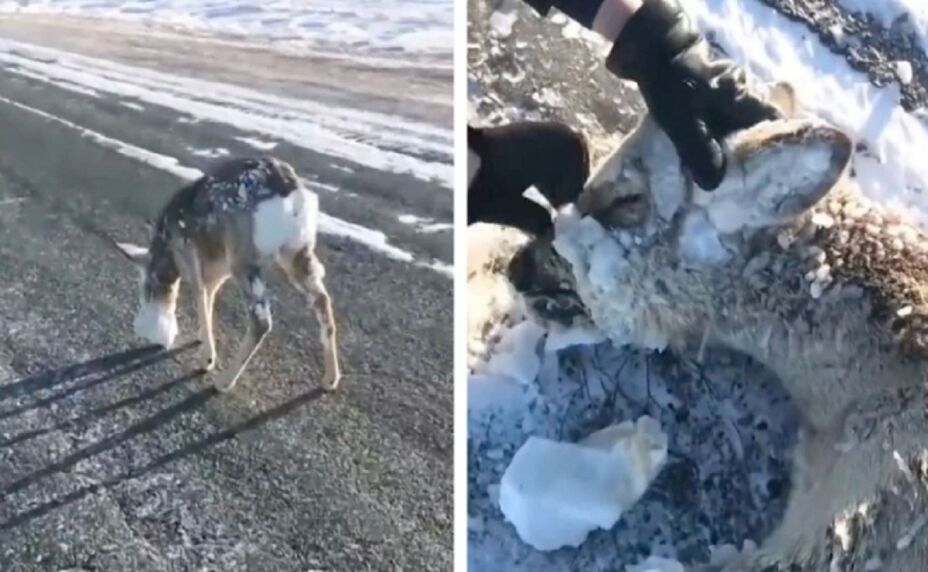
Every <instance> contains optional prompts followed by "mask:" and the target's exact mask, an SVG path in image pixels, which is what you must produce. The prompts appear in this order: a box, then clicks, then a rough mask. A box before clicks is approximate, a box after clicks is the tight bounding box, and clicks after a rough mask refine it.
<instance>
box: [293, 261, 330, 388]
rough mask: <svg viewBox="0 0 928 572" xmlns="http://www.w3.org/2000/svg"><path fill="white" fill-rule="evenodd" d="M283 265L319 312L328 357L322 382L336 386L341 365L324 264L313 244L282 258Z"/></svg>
mask: <svg viewBox="0 0 928 572" xmlns="http://www.w3.org/2000/svg"><path fill="white" fill-rule="evenodd" d="M282 266H283V268H284V270H285V271H286V273H287V276H288V277H289V278H290V282H291V283H292V284H293V286H294V287H295V288H296V289H297V290H299V291H300V292H302V293H303V294H304V295H305V296H306V299H307V301H308V302H309V305H310V306H311V307H312V309H313V313H314V314H315V315H316V321H317V322H318V323H319V330H320V332H319V339H320V341H321V342H322V349H323V356H324V359H325V374H324V375H325V377H324V378H323V385H324V386H325V387H327V388H328V389H330V390H334V389H335V388H336V387H338V382H339V381H340V380H341V371H340V368H339V365H338V348H337V344H336V340H335V337H336V336H335V315H334V313H333V312H332V299H331V298H330V297H329V293H328V291H327V290H326V289H325V284H323V282H322V279H323V278H324V277H325V267H324V266H323V265H322V263H321V262H319V259H318V258H317V257H316V254H315V253H314V252H313V250H312V248H310V247H306V248H303V249H302V250H300V251H298V252H297V253H296V254H295V255H294V256H293V257H292V258H290V259H289V260H285V261H283V263H282Z"/></svg>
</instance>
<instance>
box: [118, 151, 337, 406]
mask: <svg viewBox="0 0 928 572" xmlns="http://www.w3.org/2000/svg"><path fill="white" fill-rule="evenodd" d="M318 216H319V199H318V197H316V195H314V194H313V193H312V192H310V191H308V190H307V189H305V188H303V186H302V185H301V184H300V182H299V178H298V177H297V175H296V173H295V172H294V171H293V168H292V167H291V166H290V165H288V164H286V163H284V162H282V161H279V160H277V159H274V158H261V159H233V160H225V161H223V162H220V163H217V165H216V166H215V168H214V169H212V170H211V171H210V172H209V173H207V174H206V175H204V176H202V177H200V178H199V179H197V180H196V181H194V182H193V183H191V184H189V185H187V186H186V187H183V188H182V189H180V190H179V191H177V192H176V193H175V194H174V195H173V196H172V197H171V200H170V201H169V202H168V204H167V205H166V206H165V207H164V209H163V210H162V211H161V213H160V215H159V216H158V220H157V223H156V226H155V232H154V236H153V237H152V239H151V242H150V246H149V247H148V248H144V247H140V246H136V245H133V244H127V243H115V245H116V247H117V248H118V249H119V251H120V252H122V254H124V255H125V256H126V257H127V258H129V260H131V261H132V262H133V263H135V264H136V265H137V266H138V267H139V268H140V270H141V281H140V286H141V304H140V308H139V311H138V313H137V314H136V317H135V332H136V334H137V335H139V336H140V337H143V338H145V339H147V340H148V341H150V342H152V343H155V344H159V345H162V346H165V347H170V346H171V345H172V344H173V343H174V339H175V338H176V336H177V320H176V318H175V312H176V308H177V296H178V285H179V282H180V280H181V279H182V278H183V279H184V280H185V281H187V282H188V284H189V285H190V287H191V291H192V293H193V294H194V295H195V297H196V302H197V304H196V306H197V315H198V321H199V326H200V332H199V338H200V341H201V343H202V356H201V359H202V360H203V365H204V369H205V370H206V371H210V370H212V369H213V368H215V367H216V363H217V359H216V344H215V339H214V337H213V320H212V318H213V304H214V301H215V297H216V293H217V292H218V291H219V289H220V287H221V286H222V285H223V283H224V282H225V281H226V280H227V279H229V278H233V279H234V281H235V282H236V283H237V285H238V287H239V289H240V290H241V292H242V294H243V295H244V298H245V302H246V307H247V311H248V317H249V320H248V329H247V331H246V332H245V335H244V337H243V338H242V340H241V342H240V344H239V348H238V351H237V352H236V355H235V357H234V358H233V359H232V361H231V365H230V366H229V367H228V368H227V369H226V370H225V371H224V372H222V375H221V376H220V377H219V379H218V380H217V382H216V386H217V387H218V388H219V389H220V390H222V391H228V390H230V389H232V387H234V386H235V384H236V382H237V381H238V379H239V377H240V376H241V374H242V372H243V371H244V370H245V368H246V367H247V366H248V363H249V362H250V361H251V359H252V357H254V354H255V353H256V352H257V350H258V348H259V346H260V345H261V343H262V341H263V340H264V338H265V337H266V335H267V334H268V332H270V330H271V323H272V322H271V310H270V301H269V300H268V297H267V288H266V286H265V282H264V279H263V278H262V273H263V271H264V269H265V268H266V267H268V266H270V265H272V264H278V265H279V266H281V268H282V269H283V270H284V271H285V273H286V274H287V277H288V278H289V279H290V282H291V283H292V284H293V286H294V287H295V288H296V289H297V290H299V291H300V292H302V293H303V294H304V295H305V297H306V299H307V302H308V303H309V305H310V306H311V308H312V309H313V312H314V313H315V316H316V321H317V322H318V324H319V328H320V339H321V342H322V346H323V354H324V360H325V373H324V379H323V383H324V385H326V386H328V387H329V388H330V389H334V388H335V387H336V385H337V384H338V381H339V378H340V372H339V365H338V357H337V349H336V342H335V335H336V333H335V319H334V316H333V312H332V303H331V300H330V298H329V294H328V292H327V291H326V288H325V286H324V284H323V281H322V280H323V278H324V276H325V268H324V267H323V265H322V263H321V262H319V259H318V258H317V257H316V254H315V245H316V227H317V219H318Z"/></svg>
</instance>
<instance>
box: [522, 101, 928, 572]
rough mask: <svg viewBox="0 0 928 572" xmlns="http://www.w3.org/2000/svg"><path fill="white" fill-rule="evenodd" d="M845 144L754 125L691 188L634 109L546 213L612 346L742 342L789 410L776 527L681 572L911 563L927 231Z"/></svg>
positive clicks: (922, 481) (812, 133)
mask: <svg viewBox="0 0 928 572" xmlns="http://www.w3.org/2000/svg"><path fill="white" fill-rule="evenodd" d="M788 103H789V105H787V106H786V107H788V108H789V109H790V110H792V109H793V105H792V103H791V102H788ZM852 151H853V144H852V142H851V140H850V139H849V138H848V137H847V136H846V135H844V134H843V133H841V132H840V131H838V130H837V129H834V128H832V127H829V126H827V125H822V124H819V123H816V122H815V121H813V120H805V119H796V118H790V119H784V120H778V121H774V122H768V123H765V124H761V125H758V126H756V127H754V128H752V129H749V130H746V131H744V132H741V133H738V134H735V135H734V136H732V137H731V138H730V140H729V141H728V144H727V156H728V174H727V176H726V179H725V180H724V181H723V183H722V185H721V186H720V187H719V188H718V189H717V190H716V191H715V192H713V193H705V192H703V191H701V190H700V189H698V188H696V187H695V185H693V183H692V181H691V180H690V179H689V178H688V177H687V176H686V174H685V173H684V172H683V171H682V170H681V168H680V163H679V160H678V159H677V158H676V155H675V153H674V151H673V147H672V144H671V142H670V141H669V139H667V137H666V135H664V133H662V132H661V131H660V129H658V128H657V126H656V124H655V123H654V122H653V121H652V120H651V119H649V118H645V119H644V120H643V122H642V123H641V124H640V125H639V126H638V128H637V129H636V130H635V131H634V132H633V133H632V134H631V135H630V136H629V137H628V138H626V139H625V140H624V142H623V143H622V144H621V145H620V146H619V147H618V149H617V150H616V151H615V153H614V154H613V155H612V156H611V157H610V158H609V159H607V160H606V161H605V163H604V164H603V165H602V167H601V168H600V169H599V170H598V171H597V172H596V173H595V174H594V175H593V177H592V178H591V179H590V181H589V183H588V184H587V186H586V188H585V190H584V192H583V194H582V195H581V197H580V198H579V200H578V203H577V205H576V210H575V211H574V212H568V211H565V212H564V214H562V215H561V216H560V217H559V219H558V220H557V221H556V235H557V236H556V238H555V240H554V247H555V249H556V250H557V252H558V253H559V255H560V256H562V257H563V258H564V259H566V260H567V261H568V262H569V264H568V265H566V266H568V267H569V268H570V270H569V271H568V272H570V273H571V274H572V275H570V276H561V277H560V281H561V282H571V283H572V284H573V288H574V289H575V291H576V293H577V294H578V295H579V298H580V299H582V301H583V303H584V305H585V306H586V309H587V312H588V315H589V317H590V318H591V319H592V320H593V321H594V322H596V324H597V325H598V326H599V327H600V328H601V329H602V330H603V331H604V332H605V333H606V334H607V335H609V336H610V337H611V338H612V339H613V341H614V342H616V343H618V344H632V345H636V346H643V347H647V348H654V349H664V348H669V349H673V350H683V349H692V348H695V347H697V346H700V347H701V346H702V345H703V344H705V343H707V341H708V342H709V343H716V344H721V345H724V346H727V347H729V348H733V349H735V350H738V351H741V352H744V353H746V354H749V355H750V356H752V357H754V358H755V359H757V360H759V361H760V362H762V363H763V364H765V365H766V366H767V367H768V368H770V369H771V370H772V371H774V372H775V373H776V374H777V375H778V376H779V378H780V379H781V380H782V383H783V384H784V386H785V387H786V389H787V390H788V392H789V393H790V395H791V396H792V399H793V400H794V402H795V405H796V407H797V408H798V410H799V412H800V417H801V428H800V442H799V443H798V444H797V448H796V451H795V458H794V463H793V465H794V467H793V471H794V476H793V484H792V490H791V493H790V495H791V496H790V498H789V503H788V506H787V510H786V513H785V515H784V518H783V521H782V523H781V524H780V525H779V527H778V529H777V530H776V531H775V532H774V533H773V534H772V535H771V536H770V537H768V538H767V539H765V540H764V541H763V543H762V544H761V546H760V547H759V548H758V549H757V550H755V551H752V552H750V553H743V554H741V555H740V556H739V557H738V558H736V559H735V560H733V561H730V562H728V563H727V565H725V566H724V567H722V568H692V569H693V570H696V569H698V570H708V569H712V570H718V569H721V570H724V571H725V572H781V571H782V572H786V571H788V570H789V571H792V570H796V571H802V572H826V571H827V572H840V571H844V572H857V571H870V570H883V571H886V572H924V571H925V570H928V526H926V522H928V418H926V413H925V405H926V404H925V379H926V374H928V353H926V347H928V345H926V344H928V242H926V238H928V237H926V235H925V233H923V232H922V231H921V230H920V229H919V228H917V226H916V225H915V224H913V223H911V222H909V221H907V220H905V219H904V218H903V216H902V215H901V214H900V213H896V212H892V211H889V210H887V209H884V208H882V207H880V206H879V205H877V204H874V203H872V202H870V201H869V200H867V199H866V198H864V197H863V195H862V194H861V193H860V191H859V190H858V189H857V188H856V187H855V186H854V184H853V182H852V181H850V180H849V179H848V178H847V177H846V172H847V169H848V165H849V163H850V161H851V155H852ZM539 244H540V243H539ZM552 266H556V265H552ZM523 278H524V277H523ZM529 306H530V307H532V305H531V304H530V305H529ZM536 306H537V305H536Z"/></svg>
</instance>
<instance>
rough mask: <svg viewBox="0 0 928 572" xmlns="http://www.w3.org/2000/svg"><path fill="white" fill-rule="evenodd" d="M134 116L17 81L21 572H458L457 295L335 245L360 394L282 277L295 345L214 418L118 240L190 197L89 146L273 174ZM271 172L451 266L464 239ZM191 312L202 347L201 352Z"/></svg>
mask: <svg viewBox="0 0 928 572" xmlns="http://www.w3.org/2000/svg"><path fill="white" fill-rule="evenodd" d="M143 47H144V46H143ZM150 57H151V54H150ZM262 66H263V67H266V65H265V64H264V63H262ZM12 67H14V68H15V66H12ZM284 83H285V82H277V83H271V82H269V83H268V84H265V85H263V86H261V87H260V88H261V89H266V90H268V91H274V90H277V89H281V90H285V88H286V85H283V84H284ZM253 87H254V86H253ZM448 89H449V93H450V84H449V88H448ZM301 90H302V93H303V94H304V95H306V94H307V92H308V91H309V90H311V86H310V87H306V86H302V87H301ZM323 95H324V96H325V97H326V98H328V99H329V101H330V102H331V101H334V100H338V90H337V89H334V88H327V89H326V90H325V93H324V94H323V93H322V90H321V88H320V97H322V96H323ZM348 99H350V100H351V102H352V104H354V105H357V104H358V102H359V101H361V103H363V101H362V100H363V98H362V97H361V96H359V95H358V94H357V93H355V94H352V95H351V97H350V98H348V97H346V98H345V100H348ZM11 102H15V103H17V104H20V105H16V104H14V103H11ZM124 103H125V102H124V101H121V100H120V98H119V97H116V96H113V95H110V94H105V93H103V94H96V95H88V94H84V93H81V92H79V91H72V90H67V89H62V88H61V87H60V86H57V85H54V84H51V83H49V82H47V81H42V80H36V79H34V78H31V77H28V76H24V75H22V74H21V73H15V71H14V70H13V69H11V66H9V65H8V64H4V63H0V570H2V571H4V572H6V571H19V570H94V571H101V572H102V571H120V572H124V571H129V570H133V571H136V570H137V571H148V570H151V571H167V570H171V571H174V570H177V571H180V570H222V571H233V570H248V571H264V570H266V571H275V572H276V571H290V570H293V571H297V570H299V571H302V572H306V571H307V570H325V571H329V570H352V571H355V570H449V569H450V568H451V562H452V516H451V515H452V441H453V439H452V281H451V279H450V278H449V277H448V276H447V275H445V274H443V273H441V272H437V271H435V270H433V269H431V268H427V267H425V266H424V265H417V264H415V263H411V262H404V261H401V260H395V259H391V258H389V257H387V256H384V255H383V254H382V253H380V252H377V251H375V250H372V249H371V248H369V247H368V246H366V245H365V244H362V243H360V242H358V241H357V240H353V239H351V238H346V237H339V236H335V235H321V236H320V240H319V247H318V251H319V255H320V257H321V259H322V260H323V262H324V263H325V265H326V267H327V284H328V288H329V291H330V292H331V294H332V296H333V299H334V304H335V307H336V321H337V324H338V328H339V341H340V347H341V348H340V349H341V359H342V363H343V370H344V372H345V376H344V378H343V380H342V385H341V387H340V389H339V391H338V392H337V393H335V394H322V393H321V392H319V391H318V389H317V388H318V381H319V379H320V377H321V372H322V363H321V353H320V347H319V342H318V341H317V340H318V336H317V329H316V326H315V324H314V322H313V320H312V317H311V312H310V310H309V309H308V308H307V307H306V306H305V305H304V302H303V300H302V298H301V297H300V296H298V295H297V294H296V293H295V292H293V291H292V290H291V289H290V288H289V287H287V285H286V283H285V281H284V280H283V279H282V278H281V277H280V276H279V275H275V276H274V277H273V279H272V282H273V284H272V295H273V302H272V304H273V306H272V309H273V317H274V330H273V331H272V333H271V334H270V336H269V338H268V340H267V341H266V342H265V345H264V346H263V347H262V349H261V351H260V352H259V354H258V355H257V357H256V359H255V360H254V361H253V362H252V364H251V366H250V368H249V369H248V370H247V371H246V373H245V375H244V377H243V378H242V380H241V381H240V382H239V385H238V386H237V387H236V389H235V390H234V391H233V392H232V393H230V394H228V395H218V394H216V393H215V392H213V391H212V390H211V386H210V381H209V379H207V378H202V377H198V376H196V375H192V374H191V373H190V372H191V371H192V370H193V368H194V364H193V354H194V351H193V350H191V349H189V348H183V347H180V348H178V349H177V350H176V351H175V352H174V353H172V354H170V355H165V354H163V353H159V352H156V351H152V350H150V349H144V348H140V347H139V342H138V341H136V340H133V338H132V333H131V321H132V315H133V312H134V310H135V304H136V299H137V286H136V284H135V280H136V272H135V271H134V269H132V268H130V267H129V266H128V264H127V263H126V262H125V261H124V260H122V259H121V258H120V257H119V255H118V254H116V253H114V252H112V251H110V250H109V249H108V248H107V245H106V242H105V240H104V239H103V238H102V237H101V235H104V234H105V235H109V236H114V237H117V238H121V239H132V240H135V241H142V240H144V238H145V236H146V234H147V230H146V226H145V220H146V219H150V218H153V217H154V216H155V215H156V213H157V211H158V208H159V207H160V206H161V205H162V204H163V203H164V202H165V201H166V200H167V199H168V197H169V196H170V194H171V193H172V192H173V191H174V190H175V189H177V188H178V187H179V185H180V184H181V183H182V181H181V180H180V179H179V178H178V177H176V176H175V175H174V174H172V173H171V172H170V171H169V170H165V169H163V168H158V167H155V166H152V165H150V164H148V163H146V162H144V161H140V160H138V159H137V158H133V157H131V156H128V155H126V154H125V153H120V152H118V150H116V149H114V148H112V147H110V146H107V145H101V143H100V140H99V138H95V137H90V136H87V132H86V131H82V130H81V128H83V129H89V130H92V131H93V132H96V133H100V134H104V135H105V136H107V137H110V138H113V139H116V140H119V141H124V142H128V143H131V144H132V145H134V146H137V147H139V148H142V149H146V150H150V151H152V152H156V153H161V154H164V155H167V156H170V157H174V158H176V159H177V160H178V161H179V162H180V163H181V164H183V165H185V166H189V167H195V168H200V169H202V168H204V167H205V166H206V165H207V164H208V163H209V162H210V159H209V158H206V157H204V156H201V155H200V154H197V153H196V152H194V151H195V150H197V149H205V148H215V147H224V148H226V149H228V150H229V151H230V152H231V153H232V154H234V155H236V154H254V153H255V152H256V150H255V149H253V148H251V147H249V146H248V145H247V144H245V143H243V142H241V141H239V140H237V139H235V137H237V136H254V134H253V133H249V132H248V131H247V130H238V129H236V128H235V127H234V126H230V125H228V124H222V123H214V122H209V121H202V122H191V121H189V117H187V116H185V114H183V113H180V112H178V111H177V110H174V109H171V108H168V107H159V106H157V105H149V104H146V105H144V106H136V107H135V108H133V107H127V106H126V105H123V104H124ZM380 103H381V104H382V102H380ZM23 105H25V106H28V109H27V108H26V107H22V106H23ZM416 105H417V104H416V103H410V104H409V106H410V107H416ZM381 107H383V105H381ZM393 107H395V108H398V109H402V103H401V102H399V103H396V102H394V104H393ZM30 109H31V110H38V111H41V112H42V113H44V114H49V115H51V116H54V117H55V118H58V119H51V118H49V117H48V116H46V115H42V113H37V112H36V111H30ZM410 115H411V116H412V115H416V114H415V113H412V112H411V113H410ZM420 115H421V114H420ZM448 115H449V116H450V113H449V114H448ZM61 120H64V121H61ZM273 153H274V154H275V155H277V156H280V157H281V158H283V159H285V160H288V161H290V162H292V163H293V164H294V166H295V167H296V168H297V170H298V171H299V172H300V174H301V175H304V176H307V177H308V178H310V179H312V180H313V181H314V182H315V183H317V184H319V185H320V188H327V187H332V188H338V189H343V190H344V189H348V190H350V192H331V193H330V192H324V191H320V201H321V206H322V210H323V211H324V212H325V213H327V214H329V215H331V216H333V217H337V218H339V219H342V220H344V221H348V222H351V223H356V224H360V225H364V226H365V227H368V228H371V229H375V230H379V231H382V232H384V233H385V234H386V236H387V238H388V239H389V241H390V243H391V244H392V245H394V246H396V247H398V248H402V249H404V250H406V251H408V252H410V253H412V254H413V255H414V256H415V258H416V260H417V261H423V262H426V263H436V262H437V263H443V264H450V262H451V252H452V246H451V243H452V238H451V233H450V232H449V231H447V230H446V231H439V232H430V233H424V232H420V231H419V230H418V229H417V228H416V227H415V226H414V225H409V224H404V223H401V222H399V221H398V220H397V215H398V214H402V213H410V214H414V215H416V216H418V217H421V218H423V219H431V220H434V221H448V222H450V220H451V204H452V196H451V191H450V190H448V189H446V188H443V187H442V186H441V185H439V184H437V183H435V182H430V181H423V180H421V179H416V178H413V177H411V176H407V175H402V174H396V173H384V172H381V171H377V170H375V169H372V168H369V167H364V166H363V165H357V164H354V163H353V162H351V161H349V160H346V159H344V158H333V157H331V156H326V155H325V154H322V153H315V152H313V151H311V150H308V149H305V148H303V147H299V146H294V145H290V144H287V143H286V142H279V144H278V146H277V147H276V148H275V149H274V151H273ZM449 161H450V159H449ZM185 294H186V292H183V291H182V306H181V308H180V311H179V317H180V323H181V344H183V343H184V342H185V341H189V340H192V339H193V335H194V334H195V328H194V321H193V317H194V312H193V311H192V306H191V305H190V303H189V297H188V296H185ZM217 320H218V324H219V325H218V328H217V329H218V336H217V338H218V340H217V341H218V345H219V346H218V347H219V349H220V367H221V366H222V359H223V357H228V356H229V355H230V354H231V352H232V351H233V348H234V344H235V343H237V337H238V335H240V334H241V333H242V332H243V327H242V324H243V313H242V312H241V309H240V308H239V302H238V294H237V293H236V292H235V291H234V288H231V287H230V288H228V289H226V290H224V291H223V292H222V293H221V295H220V298H219V302H218V314H217Z"/></svg>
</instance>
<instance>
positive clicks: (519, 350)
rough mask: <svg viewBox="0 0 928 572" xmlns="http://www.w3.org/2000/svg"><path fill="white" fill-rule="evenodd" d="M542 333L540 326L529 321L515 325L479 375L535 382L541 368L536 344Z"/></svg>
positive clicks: (507, 332)
mask: <svg viewBox="0 0 928 572" xmlns="http://www.w3.org/2000/svg"><path fill="white" fill-rule="evenodd" d="M544 333H545V331H544V329H543V328H542V327H541V326H539V325H538V324H536V323H535V322H532V321H529V320H527V321H524V322H521V323H519V324H516V325H515V326H513V327H512V328H510V329H509V330H508V331H506V333H505V334H503V338H502V339H501V340H500V342H499V345H497V346H496V351H495V352H494V354H493V357H492V358H490V361H489V362H488V363H487V364H486V367H485V369H483V371H480V372H479V373H483V374H486V375H496V376H503V377H508V378H510V379H514V380H515V381H518V382H520V383H531V382H533V381H535V378H536V377H537V376H538V370H539V369H540V368H541V357H540V356H539V355H538V351H537V349H538V342H539V341H540V340H541V336H543V335H544Z"/></svg>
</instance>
